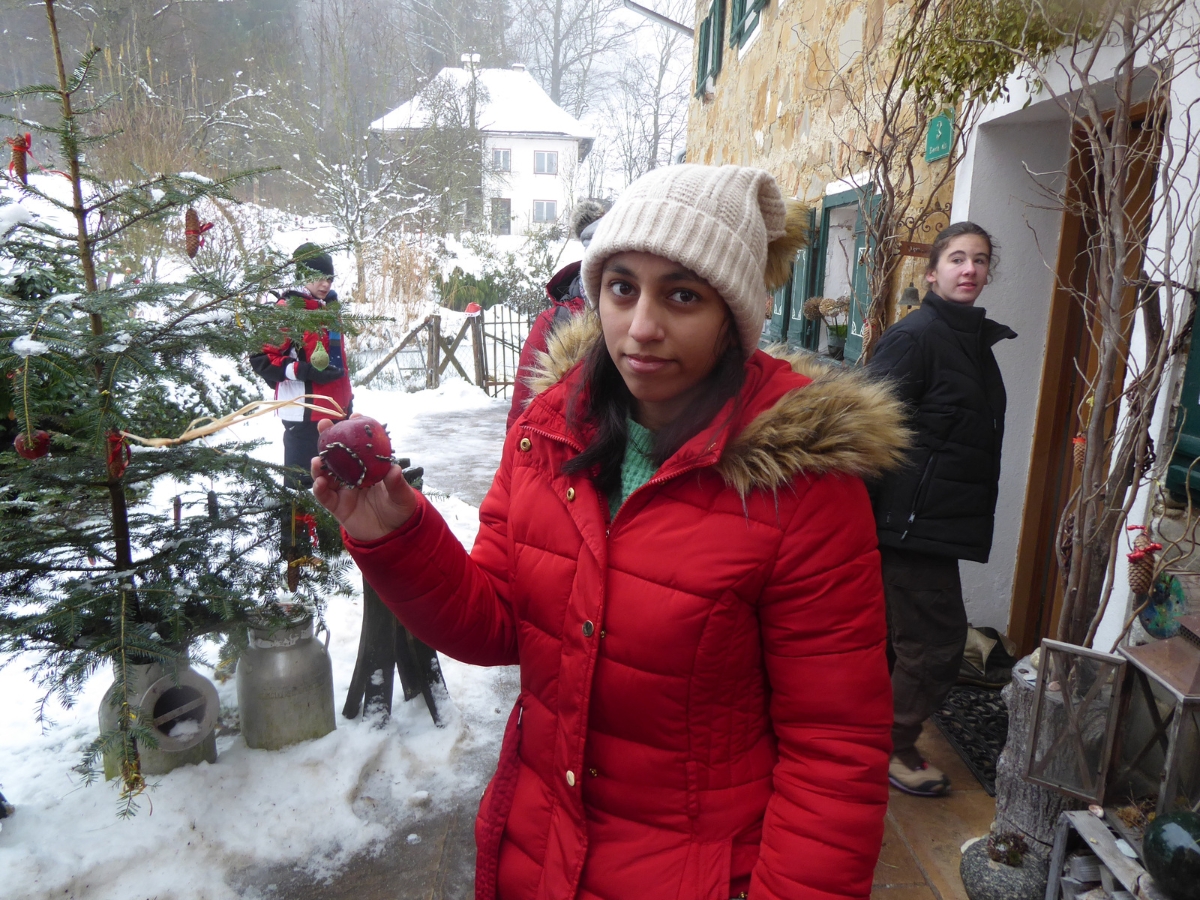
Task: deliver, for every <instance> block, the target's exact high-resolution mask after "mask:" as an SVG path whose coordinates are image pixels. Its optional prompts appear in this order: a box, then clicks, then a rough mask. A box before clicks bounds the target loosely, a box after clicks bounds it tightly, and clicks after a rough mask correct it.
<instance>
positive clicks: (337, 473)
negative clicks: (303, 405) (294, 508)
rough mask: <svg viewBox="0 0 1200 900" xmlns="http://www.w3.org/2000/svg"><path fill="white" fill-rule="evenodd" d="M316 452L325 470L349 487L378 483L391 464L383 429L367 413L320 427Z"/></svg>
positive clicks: (388, 442) (390, 452)
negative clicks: (325, 427) (330, 425)
mask: <svg viewBox="0 0 1200 900" xmlns="http://www.w3.org/2000/svg"><path fill="white" fill-rule="evenodd" d="M317 453H318V454H319V455H320V457H321V462H322V465H323V466H324V468H325V471H326V472H328V473H329V474H330V475H332V476H333V477H334V478H336V479H337V480H338V481H340V482H341V483H342V484H344V485H346V486H347V487H351V488H368V487H370V486H371V485H373V484H378V483H379V482H381V481H383V478H384V476H385V475H387V473H388V472H389V471H390V470H391V468H392V441H391V438H389V437H388V433H387V429H386V428H384V427H383V425H381V424H380V423H379V422H377V421H375V420H374V419H372V418H370V417H368V416H355V417H354V418H353V419H345V420H343V421H341V422H338V423H336V424H335V425H333V426H332V427H330V428H327V429H325V430H324V431H322V432H321V436H320V438H318V439H317Z"/></svg>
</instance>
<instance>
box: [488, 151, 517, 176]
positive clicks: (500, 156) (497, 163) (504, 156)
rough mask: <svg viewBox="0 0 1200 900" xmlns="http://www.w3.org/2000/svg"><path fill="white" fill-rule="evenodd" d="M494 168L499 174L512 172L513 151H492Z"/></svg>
mask: <svg viewBox="0 0 1200 900" xmlns="http://www.w3.org/2000/svg"><path fill="white" fill-rule="evenodd" d="M492 168H493V169H495V170H496V171H497V172H511V171H512V151H511V150H498V149H493V150H492Z"/></svg>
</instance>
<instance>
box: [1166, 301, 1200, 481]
mask: <svg viewBox="0 0 1200 900" xmlns="http://www.w3.org/2000/svg"><path fill="white" fill-rule="evenodd" d="M1192 335H1193V337H1192V346H1191V349H1190V350H1189V351H1188V359H1187V367H1186V368H1185V369H1184V371H1183V389H1182V391H1181V393H1180V397H1179V409H1178V410H1177V411H1176V413H1175V424H1174V428H1173V429H1172V437H1173V438H1174V440H1173V442H1172V444H1173V446H1174V449H1173V450H1172V451H1171V465H1170V466H1169V467H1168V468H1167V490H1168V491H1170V492H1171V495H1172V496H1173V497H1175V498H1176V499H1177V500H1180V501H1185V500H1187V497H1188V494H1189V493H1190V494H1191V495H1192V502H1193V503H1195V502H1197V501H1198V500H1200V462H1197V460H1200V337H1197V336H1196V335H1200V307H1198V308H1197V311H1196V315H1195V317H1194V319H1193V325H1192Z"/></svg>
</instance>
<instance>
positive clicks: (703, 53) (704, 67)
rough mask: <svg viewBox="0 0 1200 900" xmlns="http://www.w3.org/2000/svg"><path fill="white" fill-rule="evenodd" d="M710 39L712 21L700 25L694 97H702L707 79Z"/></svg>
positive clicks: (708, 20) (707, 20)
mask: <svg viewBox="0 0 1200 900" xmlns="http://www.w3.org/2000/svg"><path fill="white" fill-rule="evenodd" d="M711 38H712V19H711V17H710V18H707V19H705V20H704V21H703V22H701V23H700V41H699V44H700V52H699V53H698V54H697V60H696V96H697V97H701V96H703V95H704V82H705V81H706V80H707V79H708V73H709V68H708V57H709V41H710V40H711Z"/></svg>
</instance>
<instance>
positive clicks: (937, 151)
mask: <svg viewBox="0 0 1200 900" xmlns="http://www.w3.org/2000/svg"><path fill="white" fill-rule="evenodd" d="M953 138H954V123H953V122H951V121H950V116H948V115H947V114H946V113H941V114H939V115H936V116H934V117H933V118H932V119H930V120H929V131H927V132H926V134H925V162H933V161H934V160H938V159H945V158H946V157H947V156H949V155H950V143H951V141H952V140H953Z"/></svg>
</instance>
